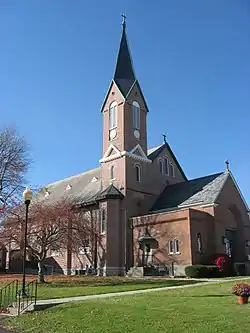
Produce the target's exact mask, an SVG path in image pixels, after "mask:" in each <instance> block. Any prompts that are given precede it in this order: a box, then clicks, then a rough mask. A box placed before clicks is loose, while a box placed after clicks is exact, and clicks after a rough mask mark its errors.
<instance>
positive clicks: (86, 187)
mask: <svg viewBox="0 0 250 333" xmlns="http://www.w3.org/2000/svg"><path fill="white" fill-rule="evenodd" d="M101 190H102V188H101V169H100V168H96V169H92V170H88V171H86V172H84V173H80V174H78V175H75V176H72V177H68V178H65V179H62V180H59V181H57V182H54V183H51V184H48V185H46V186H44V187H43V188H42V189H41V190H40V191H39V192H38V194H37V196H36V198H37V200H44V201H47V200H49V201H50V202H52V201H57V200H60V199H63V198H66V197H70V198H72V199H74V200H75V201H78V202H79V203H84V202H91V201H93V200H94V199H95V197H96V196H97V194H99V193H100V192H101ZM46 193H48V195H46Z"/></svg>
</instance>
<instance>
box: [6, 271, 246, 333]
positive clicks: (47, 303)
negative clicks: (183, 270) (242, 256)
mask: <svg viewBox="0 0 250 333" xmlns="http://www.w3.org/2000/svg"><path fill="white" fill-rule="evenodd" d="M247 279H250V277H244V278H236V279H225V280H215V279H213V280H205V281H206V282H197V283H194V284H184V285H182V286H171V287H160V288H151V289H140V290H131V291H121V292H115V293H107V294H97V295H86V296H76V297H67V298H52V299H47V300H39V301H37V303H36V305H35V306H34V304H32V305H31V306H30V307H29V308H28V309H27V311H34V310H42V309H46V308H49V307H51V306H55V305H58V304H63V303H69V302H80V301H87V300H95V299H102V298H111V297H123V296H131V295H138V294H146V293H151V292H159V291H166V290H173V289H185V288H192V287H199V286H205V285H210V284H216V283H225V282H233V281H242V280H247ZM194 280H195V279H194ZM197 280H199V281H201V279H197ZM203 281H204V280H203ZM0 333H1V332H0Z"/></svg>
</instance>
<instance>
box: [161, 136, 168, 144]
mask: <svg viewBox="0 0 250 333" xmlns="http://www.w3.org/2000/svg"><path fill="white" fill-rule="evenodd" d="M162 137H163V143H167V136H166V134H162Z"/></svg>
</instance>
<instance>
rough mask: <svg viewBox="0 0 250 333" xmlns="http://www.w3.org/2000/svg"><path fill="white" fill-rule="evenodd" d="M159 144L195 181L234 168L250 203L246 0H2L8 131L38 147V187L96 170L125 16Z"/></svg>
mask: <svg viewBox="0 0 250 333" xmlns="http://www.w3.org/2000/svg"><path fill="white" fill-rule="evenodd" d="M123 12H124V13H126V15H127V34H128V39H129V44H130V48H131V51H132V57H133V62H134V67H135V72H136V75H137V78H138V79H139V82H140V84H141V87H142V89H143V92H144V95H145V98H146V100H147V103H148V105H149V108H150V112H149V115H148V145H149V147H150V146H154V145H157V144H159V143H161V141H162V137H161V134H162V133H163V132H165V133H166V135H167V140H168V142H169V144H170V146H171V147H172V149H173V151H174V153H175V154H176V156H177V158H178V160H179V162H180V164H181V165H182V167H183V169H184V170H185V172H186V175H187V177H188V178H195V177H199V176H203V175H206V174H210V173H215V172H218V171H223V170H224V169H225V164H224V161H225V160H226V159H227V158H228V159H229V161H230V168H231V170H232V172H233V174H234V176H235V178H236V180H237V181H238V184H239V186H240V188H241V190H242V192H243V195H244V196H245V198H246V200H247V201H248V203H250V186H249V183H250V175H249V170H250V154H249V148H248V145H249V139H250V132H249V122H250V43H249V40H250V20H249V17H250V3H249V1H248V0H238V1H237V0H204V1H200V0H189V1H186V0H178V1H168V0H158V1H155V2H152V1H145V0H144V1H143V0H137V1H134V0H129V1H128V0H127V1H125V0H124V1H117V0H116V1H115V0H109V1H108V0H107V1H101V0H99V1H96V0H92V1H83V0H72V1H69V0H67V1H66V0H53V1H51V0H37V1H34V0H25V1H18V0H12V1H9V0H1V1H0V40H1V52H0V73H1V75H0V116H1V125H8V124H15V125H16V126H17V128H18V130H19V131H20V133H21V134H23V135H24V136H25V137H26V139H27V141H28V142H29V144H30V146H31V154H32V158H33V161H34V162H33V165H32V167H31V168H30V171H29V174H28V178H29V182H30V184H31V185H32V186H41V185H43V184H46V183H49V182H52V181H55V180H58V179H62V178H64V177H67V176H70V175H73V174H77V173H80V172H83V171H85V170H86V169H90V168H93V167H96V166H98V160H99V159H100V158H101V152H102V116H101V113H100V108H101V105H102V102H103V100H104V96H105V93H106V91H107V89H108V86H109V83H110V80H111V79H112V75H113V72H114V66H115V60H116V56H117V51H118V46H119V41H120V35H121V14H122V13H123Z"/></svg>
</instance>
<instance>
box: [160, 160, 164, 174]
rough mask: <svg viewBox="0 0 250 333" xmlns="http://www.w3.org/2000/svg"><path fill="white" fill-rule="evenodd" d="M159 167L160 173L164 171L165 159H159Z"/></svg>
mask: <svg viewBox="0 0 250 333" xmlns="http://www.w3.org/2000/svg"><path fill="white" fill-rule="evenodd" d="M159 167H160V173H163V171H164V169H163V161H162V160H159Z"/></svg>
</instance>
